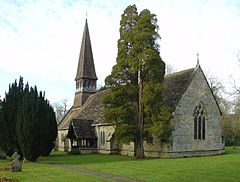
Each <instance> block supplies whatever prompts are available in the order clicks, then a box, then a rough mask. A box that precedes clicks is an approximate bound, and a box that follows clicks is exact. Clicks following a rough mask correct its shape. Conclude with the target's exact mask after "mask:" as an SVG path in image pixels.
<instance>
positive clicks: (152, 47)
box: [104, 5, 171, 158]
mask: <svg viewBox="0 0 240 182" xmlns="http://www.w3.org/2000/svg"><path fill="white" fill-rule="evenodd" d="M159 38H160V36H159V34H158V25H157V18H156V15H154V14H151V12H150V11H149V10H147V9H145V10H143V11H142V12H141V13H140V14H138V12H137V7H136V6H135V5H132V6H128V7H127V8H126V9H125V10H124V13H123V14H122V19H121V21H120V39H119V40H118V55H117V64H116V65H115V66H114V67H113V69H112V72H111V75H109V76H108V77H107V78H106V80H105V82H106V86H107V87H110V88H111V91H110V93H109V94H108V95H107V97H105V99H104V104H105V108H106V109H105V119H106V120H107V121H113V122H115V123H116V136H117V138H118V139H119V140H122V141H134V144H135V145H134V146H135V152H136V157H137V158H143V157H144V148H143V139H144V136H149V135H155V136H157V137H159V138H161V139H162V140H163V139H164V138H166V137H164V136H166V132H165V131H166V129H167V128H168V123H169V121H170V119H171V113H170V111H169V110H168V108H166V107H165V106H164V105H163V102H162V98H161V95H162V91H163V85H162V82H163V79H164V74H165V63H164V62H163V61H162V59H161V57H160V52H159V44H158V43H157V40H158V39H159Z"/></svg>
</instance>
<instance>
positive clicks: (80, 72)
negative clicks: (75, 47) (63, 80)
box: [73, 19, 97, 107]
mask: <svg viewBox="0 0 240 182" xmlns="http://www.w3.org/2000/svg"><path fill="white" fill-rule="evenodd" d="M75 81H76V92H75V98H74V104H73V107H80V106H82V105H83V104H84V102H85V101H86V100H87V98H88V97H89V96H90V95H92V94H94V93H96V85H97V76H96V72H95V66H94V60H93V53H92V46H91V40H90V35H89V30H88V22H87V19H86V22H85V26H84V31H83V37H82V44H81V49H80V55H79V61H78V68H77V74H76V77H75Z"/></svg>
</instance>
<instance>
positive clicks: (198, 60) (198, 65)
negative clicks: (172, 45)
mask: <svg viewBox="0 0 240 182" xmlns="http://www.w3.org/2000/svg"><path fill="white" fill-rule="evenodd" d="M198 66H199V54H198V53H197V67H198Z"/></svg>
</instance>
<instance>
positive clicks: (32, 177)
mask: <svg viewBox="0 0 240 182" xmlns="http://www.w3.org/2000/svg"><path fill="white" fill-rule="evenodd" d="M9 164H10V160H9V159H7V160H0V169H3V168H5V167H6V166H9ZM1 178H7V179H13V180H16V181H18V182H52V181H54V182H79V181H86V182H93V181H99V182H103V181H109V180H104V179H102V178H101V177H95V176H90V175H85V174H81V173H78V172H75V171H71V170H68V169H64V168H61V167H56V166H52V165H48V164H42V163H34V162H28V163H24V164H23V171H22V172H9V171H0V179H1Z"/></svg>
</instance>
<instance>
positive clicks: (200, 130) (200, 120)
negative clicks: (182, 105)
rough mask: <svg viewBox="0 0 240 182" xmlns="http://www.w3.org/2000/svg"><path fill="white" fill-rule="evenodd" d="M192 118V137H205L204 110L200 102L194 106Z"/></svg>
mask: <svg viewBox="0 0 240 182" xmlns="http://www.w3.org/2000/svg"><path fill="white" fill-rule="evenodd" d="M193 118H194V139H199V140H201V139H203V140H204V139H205V130H206V129H205V127H206V126H205V120H206V115H205V110H204V106H203V104H202V103H200V104H199V105H198V106H196V108H195V110H194V114H193Z"/></svg>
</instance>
